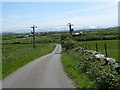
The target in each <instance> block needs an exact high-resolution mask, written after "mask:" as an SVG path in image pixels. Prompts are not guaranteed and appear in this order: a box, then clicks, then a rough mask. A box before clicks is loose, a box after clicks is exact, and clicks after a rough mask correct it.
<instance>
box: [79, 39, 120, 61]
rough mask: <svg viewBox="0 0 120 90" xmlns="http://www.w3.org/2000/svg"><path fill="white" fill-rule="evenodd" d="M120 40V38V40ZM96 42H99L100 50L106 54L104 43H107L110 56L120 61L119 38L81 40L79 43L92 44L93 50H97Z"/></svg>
mask: <svg viewBox="0 0 120 90" xmlns="http://www.w3.org/2000/svg"><path fill="white" fill-rule="evenodd" d="M119 41H120V40H119ZM95 42H97V44H98V51H99V52H101V53H102V54H105V49H104V43H106V45H107V52H108V57H112V58H115V59H116V60H119V61H120V58H119V53H120V51H119V50H118V40H98V41H81V42H79V44H81V45H83V44H87V45H89V46H90V48H91V50H96V46H95Z"/></svg>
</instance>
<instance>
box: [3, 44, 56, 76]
mask: <svg viewBox="0 0 120 90" xmlns="http://www.w3.org/2000/svg"><path fill="white" fill-rule="evenodd" d="M54 47H55V45H54V44H36V48H35V49H34V48H33V47H32V45H31V44H15V45H13V44H8V45H3V47H2V61H3V62H2V65H3V67H2V77H3V78H4V77H6V76H7V75H8V74H10V73H12V72H13V71H15V70H16V69H18V68H20V67H21V66H23V65H25V64H27V63H28V62H30V61H32V60H34V59H36V58H38V57H40V56H43V55H45V54H48V53H50V52H51V51H52V50H53V48H54Z"/></svg>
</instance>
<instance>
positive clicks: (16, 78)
mask: <svg viewBox="0 0 120 90" xmlns="http://www.w3.org/2000/svg"><path fill="white" fill-rule="evenodd" d="M2 88H75V86H74V85H73V83H72V81H71V80H70V79H68V77H67V76H66V73H65V72H64V70H63V66H62V64H61V45H60V44H57V45H56V47H55V49H54V51H53V52H52V53H50V54H48V55H45V56H43V57H41V58H38V59H36V60H34V61H32V62H30V63H28V64H27V65H25V66H23V67H21V68H20V69H18V70H17V71H15V72H14V73H12V74H11V75H9V76H8V77H6V78H5V79H4V80H2Z"/></svg>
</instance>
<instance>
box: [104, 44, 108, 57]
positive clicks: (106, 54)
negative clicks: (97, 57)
mask: <svg viewBox="0 0 120 90" xmlns="http://www.w3.org/2000/svg"><path fill="white" fill-rule="evenodd" d="M104 47H105V56H106V57H108V53H107V46H106V43H104Z"/></svg>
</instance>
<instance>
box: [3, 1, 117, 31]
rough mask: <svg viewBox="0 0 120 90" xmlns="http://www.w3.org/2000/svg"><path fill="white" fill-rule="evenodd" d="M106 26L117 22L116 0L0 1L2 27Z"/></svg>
mask: <svg viewBox="0 0 120 90" xmlns="http://www.w3.org/2000/svg"><path fill="white" fill-rule="evenodd" d="M69 22H70V23H73V24H74V28H76V29H77V28H83V27H89V28H92V27H107V26H117V25H118V3H117V2H114V3H113V2H3V3H2V26H3V31H13V32H14V31H15V32H20V30H21V31H22V30H26V29H28V30H29V28H30V27H31V26H32V25H33V24H35V25H37V26H38V29H45V28H57V29H60V28H64V29H67V26H66V25H67V23H69Z"/></svg>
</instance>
